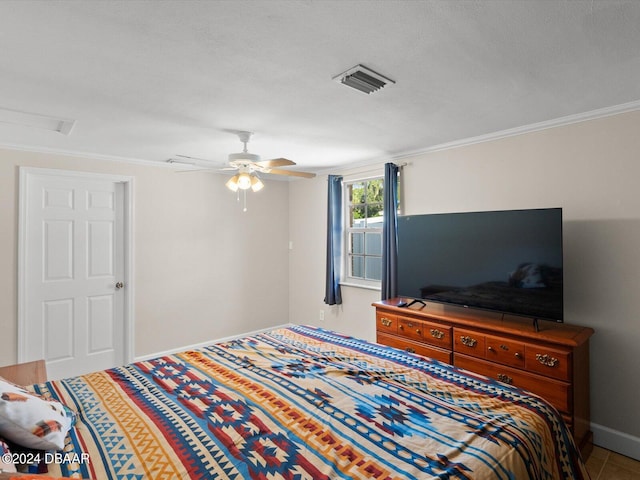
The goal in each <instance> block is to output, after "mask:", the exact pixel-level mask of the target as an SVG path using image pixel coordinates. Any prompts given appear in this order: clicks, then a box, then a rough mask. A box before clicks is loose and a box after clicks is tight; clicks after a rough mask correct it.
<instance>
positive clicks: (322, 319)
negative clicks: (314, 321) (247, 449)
mask: <svg viewBox="0 0 640 480" xmlns="http://www.w3.org/2000/svg"><path fill="white" fill-rule="evenodd" d="M318 318H319V319H320V321H321V322H324V310H320V316H319V317H318Z"/></svg>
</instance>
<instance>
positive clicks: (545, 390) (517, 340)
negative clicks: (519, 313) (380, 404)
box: [373, 300, 593, 459]
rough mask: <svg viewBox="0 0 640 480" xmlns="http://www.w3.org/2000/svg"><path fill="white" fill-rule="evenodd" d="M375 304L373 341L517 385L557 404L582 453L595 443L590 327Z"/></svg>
mask: <svg viewBox="0 0 640 480" xmlns="http://www.w3.org/2000/svg"><path fill="white" fill-rule="evenodd" d="M397 303H398V300H390V301H384V302H376V303H374V304H373V306H374V307H375V308H376V335H377V341H378V343H382V344H384V345H389V346H392V347H396V348H400V349H403V350H407V351H409V352H412V353H417V354H419V355H423V356H427V357H431V358H435V359H437V360H440V361H442V362H446V363H449V364H452V365H455V366H457V367H461V368H464V369H467V370H471V371H473V372H476V373H480V374H482V375H486V376H488V377H492V378H495V379H497V380H500V381H502V382H505V383H508V384H511V385H514V386H516V387H520V388H523V389H525V390H529V391H531V392H533V393H536V394H537V395H540V396H541V397H543V398H544V399H546V400H547V401H548V402H549V403H551V404H552V405H554V406H555V407H556V408H557V409H558V410H559V411H560V412H561V413H562V416H563V417H564V419H565V422H566V423H567V425H568V426H569V428H570V429H571V431H572V433H573V435H574V438H575V440H576V444H577V445H578V447H579V448H580V451H581V452H582V455H583V457H584V458H585V459H586V458H587V457H588V456H589V454H590V453H591V450H592V448H593V434H592V433H591V431H590V411H589V337H591V335H593V329H591V328H588V327H578V326H575V325H567V324H564V323H553V322H540V324H539V331H536V330H535V328H534V326H533V322H532V321H531V320H529V319H523V318H521V317H515V316H504V317H503V316H502V315H501V314H497V313H492V312H483V311H477V310H470V309H464V308H459V307H448V306H447V307H445V306H443V305H437V304H433V305H427V306H421V305H417V304H416V305H414V306H411V307H409V308H406V307H402V308H399V307H397V306H396V305H397Z"/></svg>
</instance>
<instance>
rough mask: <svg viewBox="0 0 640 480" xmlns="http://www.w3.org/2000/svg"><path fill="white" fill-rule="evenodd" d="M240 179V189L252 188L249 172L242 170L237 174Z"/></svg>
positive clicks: (238, 182)
mask: <svg viewBox="0 0 640 480" xmlns="http://www.w3.org/2000/svg"><path fill="white" fill-rule="evenodd" d="M237 177H238V180H237V181H236V183H237V185H238V188H239V189H240V190H247V189H249V188H251V175H250V174H248V173H247V172H242V173H240V174H239V175H237Z"/></svg>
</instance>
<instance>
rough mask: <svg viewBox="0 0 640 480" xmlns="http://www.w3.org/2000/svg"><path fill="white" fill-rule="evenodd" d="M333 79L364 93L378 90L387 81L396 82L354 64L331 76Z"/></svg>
mask: <svg viewBox="0 0 640 480" xmlns="http://www.w3.org/2000/svg"><path fill="white" fill-rule="evenodd" d="M333 79H334V80H335V81H337V82H340V83H342V84H343V85H346V86H348V87H351V88H355V89H356V90H360V91H361V92H364V93H366V94H369V93H373V92H375V91H378V90H380V89H381V88H383V87H385V86H386V85H387V84H389V83H391V84H393V83H396V82H394V81H393V80H391V79H390V78H387V77H385V76H384V75H380V74H379V73H377V72H374V71H373V70H370V69H368V68H367V67H365V66H363V65H356V66H355V67H352V68H350V69H349V70H347V71H346V72H343V73H341V74H340V75H338V76H336V77H333Z"/></svg>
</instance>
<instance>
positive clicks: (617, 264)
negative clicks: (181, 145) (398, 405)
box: [290, 112, 640, 458]
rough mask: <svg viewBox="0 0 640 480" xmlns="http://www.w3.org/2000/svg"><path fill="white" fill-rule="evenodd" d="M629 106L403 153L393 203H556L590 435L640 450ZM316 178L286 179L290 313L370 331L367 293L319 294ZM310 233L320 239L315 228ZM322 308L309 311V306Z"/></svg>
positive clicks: (633, 129) (638, 252) (411, 206)
mask: <svg viewBox="0 0 640 480" xmlns="http://www.w3.org/2000/svg"><path fill="white" fill-rule="evenodd" d="M639 126H640V112H633V113H627V114H622V115H617V116H612V117H607V118H601V119H598V120H592V121H588V122H583V123H579V124H573V125H568V126H564V127H558V128H553V129H548V130H542V131H538V132H533V133H528V134H524V135H519V136H513V137H509V138H505V139H501V140H495V141H490V142H485V143H479V144H475V145H469V146H466V147H459V148H455V149H449V150H442V151H437V152H433V153H429V154H424V155H419V156H416V157H414V158H409V159H403V161H407V162H410V165H409V166H407V167H406V168H405V175H404V180H405V183H404V193H405V213H407V214H419V213H433V212H456V211H474V210H497V209H516V208H538V207H556V206H560V207H563V209H564V255H565V318H566V319H565V321H566V322H568V323H575V324H580V325H586V326H590V327H592V328H594V329H595V331H596V333H595V335H594V337H592V341H591V398H592V421H593V430H594V434H595V438H596V443H597V444H599V445H603V446H609V447H610V448H613V449H614V450H617V451H622V453H626V454H627V455H632V456H635V457H636V458H640V415H638V398H640V373H639V372H640V355H638V353H637V352H638V345H640V320H639V318H640V294H639V293H638V292H640V289H639V287H638V285H639V281H640V195H639V194H638V179H639V178H640V161H639V158H640V157H639V154H640V135H639V131H640V130H639V128H638V127H639ZM325 204H326V179H324V178H323V179H317V180H316V181H314V182H313V184H312V185H311V184H307V183H305V185H298V184H294V185H292V186H291V201H290V211H291V217H290V224H291V236H292V237H295V238H296V239H297V244H299V245H300V244H302V245H305V247H303V248H304V251H302V252H301V251H300V249H299V250H298V252H296V254H295V255H293V256H292V257H291V267H290V268H291V278H290V286H291V287H290V301H291V320H292V322H300V323H302V322H307V323H312V324H316V325H321V326H325V327H328V328H333V329H337V330H340V331H343V332H345V333H349V334H356V335H358V336H360V337H365V338H369V339H372V338H373V336H374V331H373V328H374V327H373V325H374V312H373V308H372V307H371V306H370V303H371V302H372V301H375V300H377V299H378V298H379V293H378V292H371V291H366V290H359V289H354V288H349V287H346V288H344V289H343V299H344V303H343V305H342V306H340V307H327V306H324V305H323V303H322V300H323V297H324V283H323V281H322V278H323V275H324V251H325V250H324V236H323V231H324V229H325V226H324V223H325V221H326V215H325V213H324V209H325ZM320 237H322V238H320ZM323 308H324V309H325V310H326V311H327V312H328V313H327V315H326V319H325V321H324V322H319V320H318V318H319V315H318V312H319V310H320V309H323Z"/></svg>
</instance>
